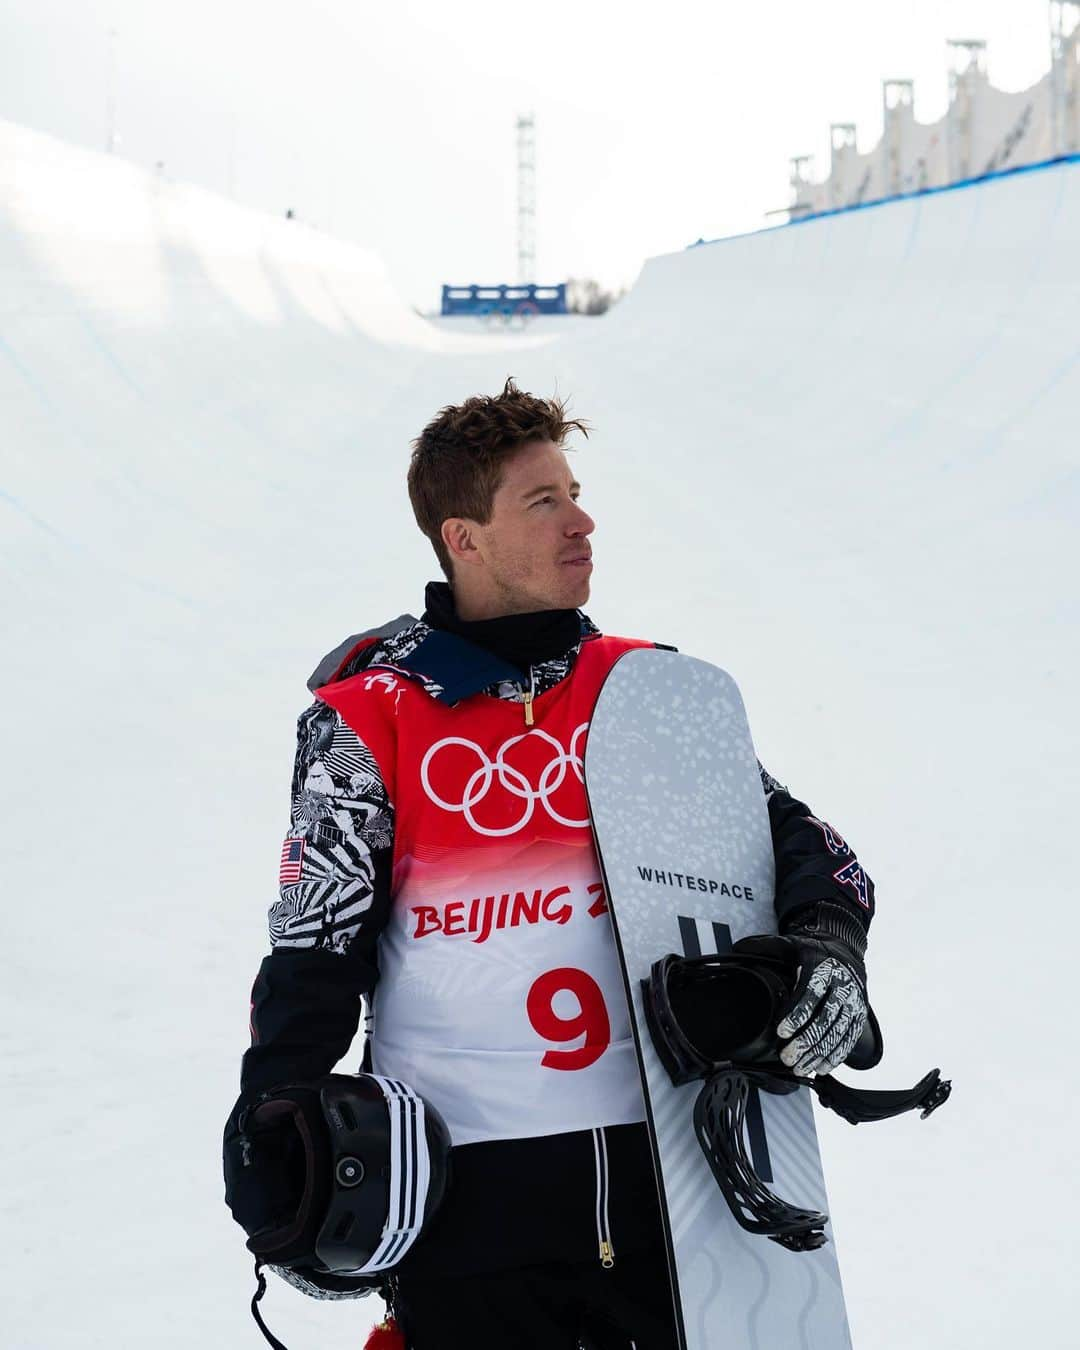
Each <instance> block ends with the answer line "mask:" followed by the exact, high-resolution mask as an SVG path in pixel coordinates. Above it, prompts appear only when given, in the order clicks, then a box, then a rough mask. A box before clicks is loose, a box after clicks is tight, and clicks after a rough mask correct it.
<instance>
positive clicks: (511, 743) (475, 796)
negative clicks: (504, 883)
mask: <svg viewBox="0 0 1080 1350" xmlns="http://www.w3.org/2000/svg"><path fill="white" fill-rule="evenodd" d="M588 726H589V724H588V722H582V724H581V725H580V726H579V727H578V728H577V730H576V731H575V732H574V734H573V736H571V738H570V748H569V750H566V749H564V748H563V746H562V744H561V743H560V742H559V741H558V740H556V739H555V737H554V736H552V735H550V734H549V733H548V732H546V731H541V730H540V729H539V728H538V727H534V728H533V729H532V730H531V731H526V732H523V733H522V734H521V735H520V736H511V737H510V739H509V740H506V741H504V742H503V743H502V745H501V746H500V747H499V750H498V753H497V754H496V756H495V758H494V759H491V758H489V756H488V755H487V754H486V752H485V751H484V750H483V749H482V748H481V747H480V746H479V745H477V744H476V742H475V741H470V740H466V739H465V737H463V736H444V737H443V739H442V740H441V741H436V742H435V744H434V745H432V746H431V747H430V749H429V750H428V752H427V754H425V756H424V758H423V760H422V762H421V764H420V782H421V784H422V786H423V789H424V792H425V793H426V794H427V797H428V799H429V800H430V801H432V802H434V803H435V805H436V806H439V807H441V808H442V809H443V810H444V811H449V812H451V813H453V814H455V815H463V816H464V817H465V820H466V821H467V823H468V825H469V827H470V829H472V830H473V831H474V832H475V833H476V834H482V835H487V836H488V837H491V838H498V837H501V836H505V835H508V834H517V832H518V831H519V830H523V829H524V828H525V826H526V825H527V824H528V823H529V821H530V820H531V819H532V817H533V812H534V810H535V809H536V804H537V802H539V803H540V805H541V806H542V807H543V808H544V810H545V811H546V812H547V814H548V815H549V816H550V817H551V819H552V820H554V821H555V822H556V823H557V824H559V825H565V826H566V827H567V828H569V829H574V830H586V829H588V828H589V818H588V815H587V814H585V815H584V817H583V818H582V819H577V818H576V817H574V816H570V815H568V814H566V811H567V810H568V809H570V808H573V809H577V810H580V809H581V808H582V807H583V806H584V795H583V793H582V792H581V791H580V789H581V788H583V787H584V784H585V774H584V764H583V762H582V758H581V755H580V754H579V753H578V748H579V746H580V742H581V738H582V736H583V735H584V734H585V732H586V730H587V729H588ZM522 741H524V742H526V743H527V747H528V749H530V750H531V749H532V748H533V747H534V746H537V745H539V743H540V742H547V744H548V745H549V746H550V747H551V748H552V750H553V751H554V754H553V755H552V756H551V757H550V758H549V759H548V761H547V763H546V764H544V765H543V767H542V768H540V771H539V773H538V774H537V773H536V769H537V768H538V767H539V766H537V765H533V766H532V769H533V772H532V774H530V773H528V772H526V771H525V770H524V769H523V768H516V767H515V766H514V765H512V764H509V763H507V756H508V755H509V754H510V752H511V751H512V750H513V748H514V747H515V746H516V745H519V744H520V743H521V742H522ZM452 746H460V747H462V749H464V750H466V751H468V752H469V758H470V760H471V759H472V758H473V757H475V758H476V759H477V760H479V767H478V768H475V769H473V770H472V771H471V773H468V777H467V778H466V779H465V781H464V783H463V784H462V785H461V786H460V787H458V788H456V789H455V790H454V792H453V793H452V794H451V795H449V796H448V795H446V794H447V792H448V789H447V784H446V783H445V778H446V777H448V776H449V774H450V773H451V772H453V771H452V770H450V769H449V768H448V767H445V766H446V764H448V762H449V761H450V760H452V759H453V758H455V757H454V756H452V755H451V754H449V752H450V749H451V747H452ZM436 759H439V761H440V764H441V766H442V773H440V772H439V771H438V770H437V769H436V767H435V761H436ZM568 770H569V771H572V777H571V778H570V780H569V783H568V784H567V786H568V789H569V790H568V791H567V792H566V793H565V794H564V796H565V798H566V800H564V801H563V802H562V803H561V805H562V807H563V810H562V811H560V810H559V809H558V807H557V806H556V804H555V802H554V798H555V795H556V794H557V793H558V792H559V789H560V788H561V787H562V786H563V784H564V782H566V781H567V772H568ZM433 778H434V779H435V781H436V782H437V783H438V784H439V787H440V788H442V789H443V790H442V792H440V791H437V790H436V788H435V787H434V786H433V785H432V779H433ZM534 778H535V779H536V786H535V787H534V786H533V779H534ZM575 780H576V782H575ZM455 798H456V800H455ZM514 802H520V803H521V805H520V807H513V803H514ZM482 803H487V804H488V805H487V812H485V811H484V809H483V807H482V806H481V804H482ZM477 808H480V812H481V814H487V813H488V812H490V813H491V814H492V815H493V816H495V815H498V818H501V819H505V818H506V816H507V815H508V814H515V815H516V816H517V818H516V819H514V820H513V821H512V822H511V823H510V824H500V825H493V824H483V823H481V821H480V820H478V819H477ZM510 808H512V810H511V809H510Z"/></svg>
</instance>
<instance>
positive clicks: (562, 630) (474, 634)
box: [423, 581, 582, 673]
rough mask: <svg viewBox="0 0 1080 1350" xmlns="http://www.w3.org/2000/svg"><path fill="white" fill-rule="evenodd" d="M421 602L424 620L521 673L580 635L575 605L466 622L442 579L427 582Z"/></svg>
mask: <svg viewBox="0 0 1080 1350" xmlns="http://www.w3.org/2000/svg"><path fill="white" fill-rule="evenodd" d="M424 605H425V609H424V616H423V618H424V623H426V624H428V625H429V626H430V627H432V628H442V629H445V631H446V632H448V633H456V634H457V636H458V637H462V638H465V640H466V641H467V642H474V643H475V644H476V645H477V646H478V647H483V648H484V649H485V650H486V651H489V652H491V653H492V654H493V655H495V656H499V657H501V658H502V659H503V660H504V661H509V662H510V664H511V665H513V666H517V668H518V669H519V670H520V671H521V672H522V673H524V672H526V671H527V670H528V669H529V667H530V666H533V665H536V664H537V663H538V662H540V661H550V660H552V659H553V658H554V657H556V656H562V655H563V654H564V653H566V652H568V651H569V650H570V648H571V647H574V646H576V645H577V643H578V642H579V641H580V639H581V632H582V623H581V615H580V613H579V612H578V611H577V610H576V609H542V610H539V611H537V612H535V613H532V614H504V615H501V616H500V617H499V618H497V619H476V620H474V621H473V622H468V621H467V620H465V619H459V618H458V616H457V610H456V609H455V608H454V596H453V592H452V591H451V590H450V587H449V585H448V584H447V582H445V581H429V582H428V584H427V588H426V590H425V591H424Z"/></svg>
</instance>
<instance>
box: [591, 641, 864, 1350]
mask: <svg viewBox="0 0 1080 1350" xmlns="http://www.w3.org/2000/svg"><path fill="white" fill-rule="evenodd" d="M584 774H585V790H586V793H587V796H588V801H589V813H590V817H591V820H592V828H593V835H594V839H595V842H596V849H597V853H598V855H599V858H600V865H601V869H602V873H603V877H604V883H605V888H606V894H607V901H608V907H609V909H610V911H611V918H612V923H613V926H614V930H615V937H616V942H617V945H618V949H619V955H620V959H621V961H622V967H623V975H624V978H625V981H626V991H627V998H628V1000H629V1004H630V1010H631V1018H632V1024H633V1029H634V1039H635V1042H636V1046H637V1053H638V1059H639V1063H640V1068H641V1077H642V1084H643V1087H644V1092H645V1103H646V1110H647V1115H648V1126H649V1132H650V1135H651V1139H652V1149H653V1160H654V1163H655V1166H656V1174H657V1180H658V1186H659V1191H660V1198H661V1210H662V1213H663V1215H664V1224H665V1229H666V1234H665V1236H666V1239H667V1246H668V1261H669V1266H670V1273H671V1281H672V1288H673V1293H674V1297H675V1306H676V1321H677V1324H678V1329H679V1335H680V1338H681V1344H682V1347H683V1350H718V1347H723V1350H776V1347H783V1350H850V1346H851V1339H850V1335H849V1332H848V1325H847V1314H846V1312H845V1308H844V1297H843V1291H842V1289H841V1285H840V1272H839V1268H838V1266H837V1258H836V1247H835V1237H834V1234H833V1232H832V1229H833V1224H832V1222H831V1221H830V1223H829V1224H828V1225H827V1227H826V1229H825V1231H826V1233H827V1234H828V1235H829V1241H828V1243H827V1244H826V1245H825V1246H824V1247H821V1248H819V1249H818V1250H816V1251H810V1252H792V1251H788V1250H787V1249H785V1248H783V1247H781V1246H780V1245H779V1244H777V1243H775V1242H771V1241H770V1240H769V1239H768V1238H766V1237H764V1236H762V1235H760V1234H753V1233H748V1232H746V1231H745V1230H744V1229H743V1228H741V1227H740V1226H739V1225H738V1224H737V1223H736V1221H735V1219H734V1217H733V1216H732V1214H731V1212H730V1210H729V1209H728V1206H727V1203H726V1201H725V1200H724V1197H723V1195H722V1193H721V1191H720V1188H719V1186H718V1185H717V1183H716V1181H715V1180H714V1178H713V1176H712V1173H711V1172H710V1170H709V1165H708V1163H707V1162H706V1160H705V1156H704V1154H703V1153H702V1151H701V1149H700V1147H699V1145H698V1142H697V1139H696V1137H695V1134H694V1126H693V1108H694V1102H695V1099H696V1098H697V1095H698V1092H699V1091H700V1089H701V1083H699V1082H694V1083H689V1084H686V1085H685V1086H683V1087H674V1086H672V1083H671V1080H670V1079H669V1078H668V1076H667V1074H666V1072H665V1071H664V1068H663V1066H662V1065H661V1063H660V1060H659V1058H658V1056H657V1054H656V1051H655V1050H654V1048H653V1045H652V1041H651V1039H650V1036H649V1031H648V1027H647V1025H646V1022H645V1010H644V1004H643V1000H642V990H641V981H642V980H644V979H646V978H647V977H648V975H649V971H650V968H651V967H652V964H653V962H654V961H656V960H658V959H659V958H660V957H662V956H664V955H666V954H667V953H668V952H675V953H678V954H680V955H685V956H699V955H704V954H706V953H713V952H724V951H726V950H727V949H728V948H729V947H730V945H731V943H732V942H735V941H738V939H739V938H741V937H745V936H747V935H748V934H751V933H774V932H775V931H776V917H775V913H774V911H773V892H774V884H775V864H774V858H773V849H772V836H771V833H770V830H769V817H768V810H767V807H766V804H765V795H764V789H763V787H762V782H761V776H760V772H759V769H758V763H757V756H756V755H755V753H754V745H753V741H752V740H751V737H750V728H749V725H748V723H747V719H746V711H745V709H744V707H743V702H742V698H741V696H740V694H739V690H738V687H737V686H736V684H735V681H734V680H733V679H732V678H731V676H730V675H728V674H727V673H726V672H724V671H723V670H720V669H719V668H717V667H716V666H712V665H710V664H708V663H707V662H705V661H700V660H697V659H695V658H693V657H689V656H684V655H681V654H680V653H678V652H672V651H665V650H661V649H654V648H643V649H640V650H635V651H631V652H628V653H627V654H626V655H625V656H622V657H620V659H619V660H618V661H617V662H616V663H615V665H614V666H613V667H612V670H611V672H610V673H609V675H608V677H607V679H606V681H605V683H604V685H603V687H602V689H601V691H600V695H599V697H598V699H597V703H596V707H595V709H594V711H593V715H592V720H591V722H590V726H589V732H588V739H587V743H586V749H585V758H584ZM747 1132H748V1138H749V1143H750V1150H751V1154H752V1157H753V1161H754V1165H755V1168H756V1171H757V1173H758V1175H759V1176H760V1177H761V1179H762V1180H763V1181H764V1182H765V1183H766V1184H767V1185H770V1186H771V1187H772V1189H773V1190H775V1191H776V1192H777V1194H779V1195H781V1196H783V1198H784V1199H785V1200H789V1201H791V1202H792V1203H793V1204H797V1205H801V1206H804V1207H806V1208H808V1209H811V1210H818V1211H821V1212H823V1213H828V1204H827V1201H826V1197H825V1183H824V1179H823V1176H822V1169H821V1158H820V1154H819V1151H818V1144H817V1136H816V1133H815V1130H814V1118H813V1112H812V1108H811V1101H810V1092H809V1090H808V1089H806V1088H801V1089H799V1091H798V1092H796V1093H792V1094H790V1095H787V1096H777V1095H775V1094H772V1093H765V1092H757V1090H756V1089H755V1090H754V1092H753V1094H752V1099H751V1102H750V1105H749V1108H748V1111H747Z"/></svg>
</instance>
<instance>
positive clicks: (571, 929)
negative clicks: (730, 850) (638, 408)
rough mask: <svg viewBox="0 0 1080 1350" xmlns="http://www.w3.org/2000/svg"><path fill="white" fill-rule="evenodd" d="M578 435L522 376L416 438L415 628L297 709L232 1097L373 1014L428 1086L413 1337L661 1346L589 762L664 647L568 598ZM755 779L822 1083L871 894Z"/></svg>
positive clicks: (380, 1031)
mask: <svg viewBox="0 0 1080 1350" xmlns="http://www.w3.org/2000/svg"><path fill="white" fill-rule="evenodd" d="M572 429H578V430H581V431H582V432H585V431H586V428H585V426H584V424H583V423H581V422H580V421H578V420H568V419H567V418H566V415H565V409H564V407H563V405H562V404H560V403H559V402H557V401H547V400H543V399H538V398H535V397H533V396H532V395H530V394H527V393H524V392H523V391H521V390H519V389H517V388H516V387H515V385H514V383H513V381H512V380H508V381H507V383H506V385H505V387H504V389H503V390H502V392H501V393H500V394H498V395H495V396H493V397H475V398H470V399H468V400H467V401H466V402H465V403H464V404H462V405H460V406H458V407H448V408H445V409H443V410H442V412H440V413H439V414H438V416H437V417H436V418H435V419H434V420H433V421H432V422H431V423H430V424H429V425H428V426H427V427H426V428H425V429H424V431H423V432H422V433H421V435H420V436H419V437H418V439H417V440H416V442H415V443H414V452H413V456H412V462H411V465H410V468H409V476H408V485H409V493H410V498H411V501H412V505H413V510H414V514H415V516H416V519H417V523H418V524H419V526H420V529H421V530H422V531H423V532H424V534H426V535H427V537H428V538H429V540H430V541H431V543H432V545H433V547H434V549H435V553H436V556H437V557H438V559H439V563H440V565H441V567H442V570H443V572H444V574H445V576H446V582H445V583H431V584H429V586H428V588H427V592H426V596H425V601H426V609H425V612H424V615H423V618H422V619H421V620H419V621H400V622H398V623H396V624H390V625H387V626H386V627H385V628H384V629H383V630H379V631H376V632H374V633H371V634H367V635H364V636H362V637H360V638H357V639H351V640H350V641H349V642H348V643H346V644H345V645H344V647H342V648H339V649H338V650H337V651H336V652H335V653H332V654H331V656H330V657H328V658H326V659H325V660H324V662H323V663H322V664H321V665H320V667H319V668H318V670H317V671H316V673H315V675H314V676H313V677H312V681H311V687H312V688H313V689H314V691H315V694H316V701H315V703H314V704H313V705H312V706H311V707H310V708H309V709H308V710H307V711H306V712H305V713H303V714H302V716H301V717H300V720H299V725H298V750H297V758H296V766H295V771H294V776H293V786H292V818H291V822H290V829H289V834H288V837H287V839H286V843H285V847H284V849H283V854H282V858H283V863H282V885H281V894H280V898H279V900H278V902H277V903H276V904H275V905H274V906H273V907H272V909H271V911H270V932H271V939H272V944H273V949H272V951H271V954H270V955H269V956H268V957H267V958H266V959H265V960H264V961H263V964H262V967H261V969H260V971H259V975H258V977H257V979H256V982H255V987H254V991H253V999H252V1045H251V1048H250V1049H249V1050H248V1051H247V1052H246V1054H245V1056H244V1061H243V1068H242V1074H241V1089H242V1090H241V1098H240V1103H238V1107H239V1106H240V1105H241V1104H242V1103H243V1102H245V1101H249V1100H251V1098H252V1097H253V1096H254V1095H255V1094H257V1093H258V1092H260V1091H263V1090H265V1089H267V1088H269V1087H271V1086H273V1085H275V1084H280V1083H284V1082H289V1081H293V1082H295V1081H305V1080H314V1079H317V1078H319V1077H321V1076H323V1075H325V1074H327V1073H328V1072H330V1071H331V1070H332V1068H333V1067H334V1065H335V1064H336V1063H337V1062H338V1061H339V1060H340V1059H341V1058H342V1057H343V1056H344V1055H345V1054H346V1052H347V1051H348V1048H349V1046H350V1044H351V1042H352V1039H353V1037H354V1035H355V1033H356V1030H357V1027H358V1025H359V1020H360V1016H361V1012H362V1004H361V998H362V997H363V998H367V999H368V1000H369V1001H370V1002H371V1004H372V1025H371V1028H370V1030H371V1035H370V1038H369V1043H368V1060H367V1062H369V1063H371V1064H372V1065H373V1067H374V1069H375V1071H376V1072H379V1073H384V1074H388V1075H390V1076H392V1077H394V1078H397V1079H400V1080H402V1081H404V1082H407V1083H408V1084H409V1085H410V1086H411V1087H413V1088H414V1089H415V1090H416V1091H417V1092H419V1093H420V1094H421V1095H422V1096H423V1097H425V1098H426V1099H427V1100H429V1101H431V1102H432V1103H433V1104H434V1105H435V1106H436V1107H437V1108H438V1109H439V1111H440V1112H441V1113H442V1114H443V1115H444V1117H445V1118H446V1121H447V1124H448V1126H449V1128H450V1132H451V1138H452V1141H453V1144H454V1153H453V1182H452V1185H451V1188H450V1192H449V1194H448V1197H447V1199H446V1201H445V1203H444V1206H443V1208H442V1210H441V1211H440V1213H439V1214H438V1216H437V1217H436V1219H435V1221H434V1224H433V1226H432V1228H431V1229H430V1231H428V1232H426V1233H425V1235H424V1237H423V1238H422V1240H421V1241H420V1242H419V1243H418V1244H417V1245H416V1246H415V1248H414V1249H413V1250H412V1251H411V1252H410V1253H409V1255H408V1257H407V1258H406V1260H405V1261H404V1262H403V1263H402V1265H401V1266H399V1267H398V1268H397V1269H396V1270H395V1272H394V1277H393V1280H392V1285H391V1297H392V1302H393V1305H394V1312H395V1314H396V1317H397V1320H398V1322H399V1324H400V1326H401V1329H402V1332H403V1335H404V1337H405V1340H406V1343H407V1344H408V1345H409V1346H410V1347H412V1348H413V1350H457V1347H462V1348H463V1350H464V1347H466V1346H467V1347H469V1350H496V1347H498V1348H499V1350H503V1347H507V1346H513V1347H515V1350H530V1348H531V1347H535V1350H574V1347H576V1346H577V1345H579V1344H587V1345H594V1346H604V1347H622V1348H623V1350H629V1347H630V1346H631V1344H632V1345H634V1346H635V1347H637V1350H670V1347H673V1346H674V1344H675V1333H674V1330H673V1319H672V1309H671V1294H670V1288H669V1284H668V1280H667V1275H666V1268H665V1257H664V1247H663V1238H662V1233H661V1226H660V1213H659V1206H658V1201H657V1195H656V1185H655V1181H654V1176H653V1169H652V1164H651V1160H650V1154H649V1144H648V1139H647V1135H646V1130H645V1125H644V1123H643V1122H644V1115H645V1113H644V1107H643V1103H642V1098H641V1089H640V1084H639V1079H638V1071H637V1066H636V1060H635V1057H634V1053H633V1045H632V1039H631V1032H630V1024H629V1019H628V1014H627V1009H626V1006H625V996H624V993H623V987H622V982H621V976H620V972H619V966H618V962H617V958H616V953H615V947H614V941H613V936H612V931H611V924H610V918H609V916H608V913H607V910H606V905H605V901H604V896H603V886H602V884H601V881H600V875H599V866H598V863H597V860H596V856H595V852H594V850H593V846H592V840H591V834H590V830H589V822H588V817H587V810H586V808H585V798H584V790H583V785H582V774H581V763H582V752H583V737H584V734H585V732H586V730H587V725H588V718H589V716H590V714H591V710H592V706H593V703H594V701H595V698H596V694H597V692H598V690H599V687H600V683H601V682H602V680H603V677H604V675H605V674H606V673H607V671H608V670H609V669H610V668H611V665H612V664H613V663H614V661H615V660H616V659H617V658H618V656H620V655H621V654H622V653H623V652H624V651H626V650H629V649H630V648H632V647H637V646H648V645H652V644H650V643H648V642H645V641H642V640H641V639H623V638H613V637H608V636H605V635H603V634H601V633H600V631H599V630H598V629H597V628H596V626H595V625H594V624H593V623H592V622H591V621H590V620H589V619H588V618H587V617H586V616H585V615H584V614H583V613H582V612H581V606H582V605H584V604H585V602H586V600H587V599H588V596H589V591H590V582H591V576H592V570H593V561H592V545H591V536H592V534H593V531H594V528H595V526H594V522H593V520H592V518H591V517H590V516H589V514H588V513H587V512H586V510H585V509H584V507H583V506H582V504H581V500H580V497H581V487H580V484H579V483H578V481H577V479H576V478H575V476H574V474H573V472H572V471H571V468H570V465H569V463H568V461H567V458H566V454H565V453H564V449H563V445H564V442H565V438H566V436H567V434H568V433H569V432H570V431H571V430H572ZM762 781H763V785H764V789H765V792H766V796H767V798H768V803H769V813H770V821H771V824H772V828H773V839H774V846H775V849H776V855H777V896H776V909H777V915H778V922H779V924H780V928H781V931H783V932H786V933H789V934H792V935H793V936H795V937H796V939H797V940H798V941H799V942H800V943H801V944H802V951H803V953H804V959H803V969H802V979H801V981H800V987H799V989H798V990H797V992H796V998H795V1001H794V1006H793V1008H792V1009H791V1010H790V1011H789V1013H788V1015H787V1017H786V1018H785V1019H784V1021H783V1022H782V1023H781V1026H780V1028H779V1029H778V1030H779V1034H780V1035H781V1036H782V1037H783V1039H784V1040H785V1041H786V1045H785V1049H784V1051H783V1057H784V1059H785V1061H786V1062H787V1063H789V1064H790V1065H792V1066H794V1067H796V1068H797V1069H798V1070H799V1071H800V1072H803V1073H812V1072H816V1071H820V1072H823V1071H827V1070H828V1069H829V1068H831V1067H834V1066H835V1065H836V1064H839V1063H841V1062H842V1061H843V1059H844V1058H845V1057H846V1056H847V1055H848V1054H849V1053H850V1051H851V1049H852V1047H853V1046H854V1044H855V1042H856V1040H857V1039H858V1037H859V1034H860V1032H861V1030H862V1027H863V1023H864V1021H865V1019H866V1000H865V980H864V974H863V969H862V955H863V952H864V950H865V932H866V929H867V927H868V925H869V921H870V918H871V915H872V910H873V885H872V883H871V882H870V879H869V878H868V877H867V876H866V874H865V873H864V872H863V871H862V869H861V867H860V866H859V865H858V862H857V860H856V859H855V857H854V855H853V854H852V853H851V852H850V850H849V849H848V847H847V845H846V844H844V842H843V840H842V839H840V837H839V835H838V834H836V832H835V831H833V830H832V829H831V828H830V827H829V826H827V825H825V824H824V823H823V822H822V821H819V820H818V819H817V818H816V817H814V816H813V815H812V813H811V812H810V811H809V809H808V808H807V807H806V806H805V805H804V804H803V803H801V802H798V801H796V800H794V799H793V798H792V797H791V796H790V795H789V794H788V793H787V791H786V790H785V789H783V788H781V787H780V785H779V784H778V783H777V782H776V781H775V780H774V779H772V778H770V777H769V776H768V775H767V774H766V773H765V772H764V770H762ZM234 1119H235V1116H234ZM227 1146H228V1136H227Z"/></svg>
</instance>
